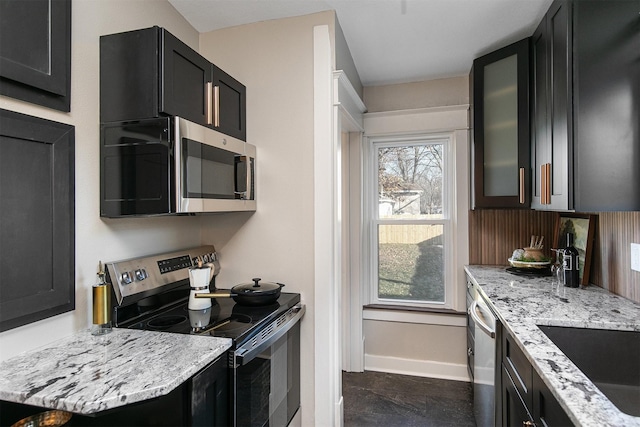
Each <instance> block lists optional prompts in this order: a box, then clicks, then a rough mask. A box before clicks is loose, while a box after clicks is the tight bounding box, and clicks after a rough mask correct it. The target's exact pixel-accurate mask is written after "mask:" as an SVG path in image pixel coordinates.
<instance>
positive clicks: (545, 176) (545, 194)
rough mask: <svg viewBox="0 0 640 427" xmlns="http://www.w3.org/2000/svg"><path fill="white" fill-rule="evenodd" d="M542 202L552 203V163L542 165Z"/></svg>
mask: <svg viewBox="0 0 640 427" xmlns="http://www.w3.org/2000/svg"><path fill="white" fill-rule="evenodd" d="M540 204H541V205H550V204H551V163H545V164H544V165H542V166H540Z"/></svg>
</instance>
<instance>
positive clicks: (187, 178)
mask: <svg viewBox="0 0 640 427" xmlns="http://www.w3.org/2000/svg"><path fill="white" fill-rule="evenodd" d="M182 146H183V164H184V166H183V183H184V195H183V197H186V198H198V199H236V198H239V195H238V193H240V192H242V191H245V189H244V188H238V187H239V185H240V186H242V185H244V186H245V187H246V165H245V162H244V161H243V160H242V158H243V157H244V156H240V155H238V154H236V153H233V152H231V151H227V150H223V149H221V148H217V147H212V146H209V145H205V144H201V143H199V142H196V141H193V140H190V139H187V138H183V142H182ZM243 177H244V178H243ZM243 183H244V184H243Z"/></svg>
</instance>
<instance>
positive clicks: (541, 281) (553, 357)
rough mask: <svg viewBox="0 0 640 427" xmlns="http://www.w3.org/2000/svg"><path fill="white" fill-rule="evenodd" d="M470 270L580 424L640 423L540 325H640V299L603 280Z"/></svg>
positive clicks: (626, 327) (638, 328)
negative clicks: (585, 282) (582, 284)
mask: <svg viewBox="0 0 640 427" xmlns="http://www.w3.org/2000/svg"><path fill="white" fill-rule="evenodd" d="M465 271H466V272H467V273H468V275H469V276H470V278H471V280H472V281H473V282H475V283H476V284H477V285H480V288H481V292H482V293H484V296H485V297H487V299H488V301H489V302H490V303H491V305H492V308H493V309H494V311H495V312H496V314H497V315H498V317H499V319H500V321H501V323H502V324H503V326H504V328H505V329H506V330H507V331H508V332H509V334H511V335H512V336H513V337H514V338H515V341H516V343H517V344H518V346H519V347H520V348H521V349H522V350H523V352H524V354H525V355H526V357H527V358H528V359H529V361H530V362H531V364H532V366H533V368H534V369H535V370H536V371H537V372H538V374H539V375H540V377H541V379H542V380H543V381H544V383H545V384H546V385H547V387H549V389H550V390H551V392H552V393H553V394H554V396H555V397H556V399H557V400H558V401H559V403H560V405H561V406H562V407H563V408H564V409H565V411H566V412H567V414H568V415H569V417H570V418H571V419H572V420H573V422H574V423H576V425H580V426H598V427H601V426H640V417H633V416H631V415H628V414H625V413H623V412H621V411H620V410H618V408H616V407H615V406H614V405H613V404H612V403H611V402H610V401H609V400H608V399H607V398H606V397H605V396H604V394H602V393H601V392H600V390H598V389H597V388H596V386H595V385H594V384H593V383H592V382H591V380H589V379H588V378H587V377H586V376H585V375H584V374H583V373H582V372H581V371H580V370H579V369H578V368H577V367H576V366H575V365H574V364H573V363H572V362H571V361H570V360H569V359H568V358H567V357H566V356H565V355H564V353H562V352H561V351H560V350H559V349H558V347H557V346H556V345H555V344H554V343H553V342H552V341H551V340H550V339H549V338H548V337H547V336H546V335H545V334H544V333H543V332H542V331H541V330H540V329H539V328H538V327H537V326H536V325H547V326H567V327H577V328H594V329H615V330H627V331H640V304H636V303H634V302H633V301H630V300H628V299H625V298H623V297H620V296H617V295H615V294H612V293H610V292H608V291H606V290H604V289H602V288H599V287H597V286H589V287H586V288H584V289H581V288H566V287H564V286H559V287H558V286H557V284H556V282H555V281H554V280H552V278H551V277H544V278H530V277H522V276H516V275H513V274H510V273H509V272H507V271H506V270H505V267H504V266H467V267H465ZM612 351H614V350H612ZM638 363H640V361H638Z"/></svg>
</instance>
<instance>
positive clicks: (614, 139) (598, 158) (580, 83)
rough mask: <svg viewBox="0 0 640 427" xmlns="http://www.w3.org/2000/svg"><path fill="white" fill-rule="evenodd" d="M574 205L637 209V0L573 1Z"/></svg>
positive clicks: (639, 29) (639, 64)
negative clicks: (575, 70) (574, 70)
mask: <svg viewBox="0 0 640 427" xmlns="http://www.w3.org/2000/svg"><path fill="white" fill-rule="evenodd" d="M574 12H575V22H574V25H575V31H574V35H575V46H574V52H575V55H576V58H575V66H576V69H577V73H576V76H575V79H574V90H575V105H576V107H575V109H576V110H575V120H576V122H575V129H576V149H577V153H576V163H575V166H576V171H575V172H576V181H575V185H576V209H580V211H582V212H597V211H637V210H640V185H638V183H639V182H640V168H639V167H638V165H640V149H639V148H638V147H640V126H638V117H640V78H639V77H638V76H640V59H639V54H638V51H639V50H640V49H639V47H640V20H639V19H638V17H639V16H640V1H639V0H616V1H613V0H612V1H578V2H576V3H575V10H574Z"/></svg>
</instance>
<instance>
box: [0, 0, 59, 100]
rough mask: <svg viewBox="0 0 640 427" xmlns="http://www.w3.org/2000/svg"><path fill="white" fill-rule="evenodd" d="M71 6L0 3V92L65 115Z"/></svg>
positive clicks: (15, 0) (40, 1)
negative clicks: (62, 112)
mask: <svg viewBox="0 0 640 427" xmlns="http://www.w3.org/2000/svg"><path fill="white" fill-rule="evenodd" d="M70 76H71V1H70V0H29V1H23V0H2V1H1V2H0V93H2V94H3V95H7V96H11V97H13V98H17V99H21V100H24V101H27V102H31V103H35V104H39V105H43V106H45V107H49V108H54V109H57V110H61V111H69V110H70V87H71V79H70Z"/></svg>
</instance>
